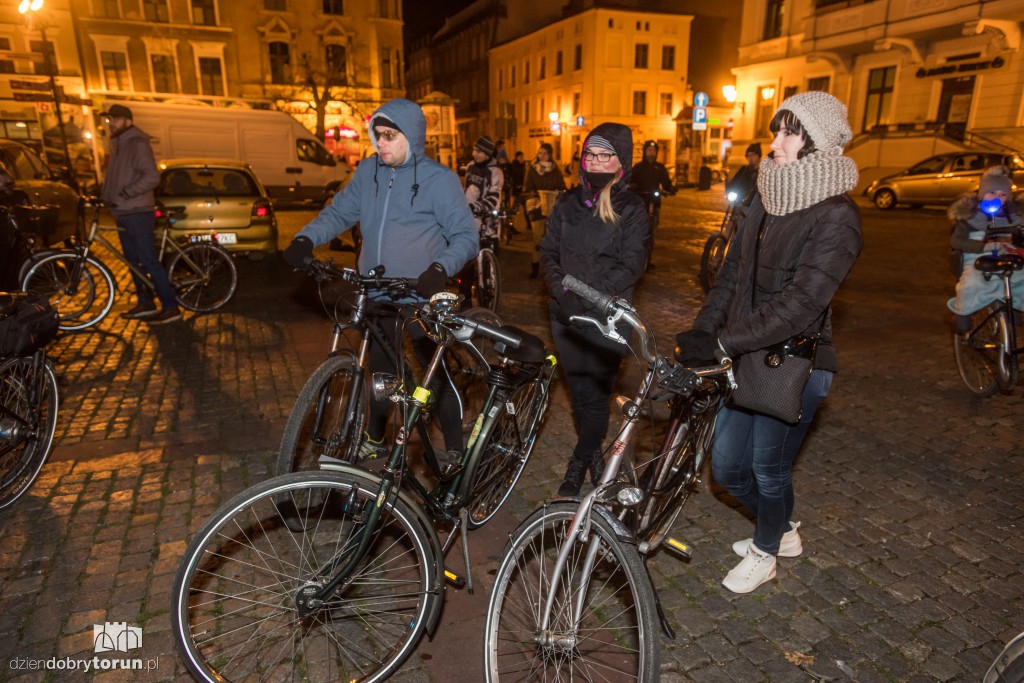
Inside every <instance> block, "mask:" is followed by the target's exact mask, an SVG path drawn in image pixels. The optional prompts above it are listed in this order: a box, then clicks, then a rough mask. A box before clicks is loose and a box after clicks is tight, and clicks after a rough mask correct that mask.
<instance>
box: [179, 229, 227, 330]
mask: <svg viewBox="0 0 1024 683" xmlns="http://www.w3.org/2000/svg"><path fill="white" fill-rule="evenodd" d="M186 256H187V257H188V258H186ZM167 276H168V277H169V278H170V279H171V286H172V287H174V294H175V297H176V298H177V299H178V303H179V304H181V305H182V306H183V307H185V308H187V309H188V310H190V311H196V312H197V313H209V312H210V311H215V310H217V309H218V308H220V307H221V306H223V305H224V304H226V303H227V302H228V301H230V300H231V297H233V296H234V295H235V289H236V288H237V287H238V271H237V270H236V269H235V263H234V261H232V260H231V256H230V255H229V254H228V253H227V252H226V251H224V250H223V249H221V248H220V247H217V246H215V245H212V244H190V245H187V246H186V247H185V248H184V249H182V251H181V253H176V254H175V255H174V258H173V259H172V260H171V265H170V267H169V268H168V271H167Z"/></svg>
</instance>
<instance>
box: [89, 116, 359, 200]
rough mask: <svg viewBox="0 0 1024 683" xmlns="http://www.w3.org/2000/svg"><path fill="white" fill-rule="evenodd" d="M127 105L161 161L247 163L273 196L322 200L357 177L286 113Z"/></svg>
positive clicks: (284, 198)
mask: <svg viewBox="0 0 1024 683" xmlns="http://www.w3.org/2000/svg"><path fill="white" fill-rule="evenodd" d="M106 104H107V105H108V106H109V105H110V104H113V102H107V103H106ZM124 104H125V105H126V106H127V107H128V108H129V109H131V110H132V118H133V122H134V124H135V125H136V126H138V127H139V128H140V129H141V130H142V131H144V132H145V133H146V134H148V135H149V136H150V140H151V141H152V143H153V153H154V155H155V156H156V160H157V161H162V160H164V159H181V158H208V159H236V160H239V161H244V162H247V163H248V164H249V165H250V166H251V167H252V168H253V170H254V171H255V172H256V176H257V177H258V178H259V180H260V182H261V183H262V184H263V186H264V187H265V188H266V189H267V193H268V194H269V195H270V197H271V198H272V199H277V200H286V201H291V200H294V201H313V202H316V203H318V204H320V203H323V201H324V200H326V199H328V198H330V197H331V196H333V195H334V193H335V192H337V191H338V189H339V188H341V187H342V186H343V185H344V184H345V183H347V182H348V179H349V176H351V175H352V169H351V168H349V166H348V165H347V164H345V163H344V162H340V161H337V160H335V159H334V157H332V156H331V154H330V152H328V151H327V148H326V147H324V145H323V143H321V142H320V141H319V140H317V139H316V137H315V136H314V135H313V134H312V133H310V132H309V131H308V130H306V128H305V127H304V126H303V125H302V124H301V123H299V122H298V121H297V120H295V119H294V118H292V117H291V116H289V115H288V114H285V113H284V112H280V111H270V110H263V109H246V108H242V107H212V106H209V105H199V104H197V105H187V104H163V103H156V102H124Z"/></svg>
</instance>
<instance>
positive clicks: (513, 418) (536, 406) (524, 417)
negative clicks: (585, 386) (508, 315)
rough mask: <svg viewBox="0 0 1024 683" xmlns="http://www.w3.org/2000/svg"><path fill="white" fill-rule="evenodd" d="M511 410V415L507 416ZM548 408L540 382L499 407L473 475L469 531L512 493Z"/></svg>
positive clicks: (521, 389) (519, 389) (525, 386)
mask: <svg viewBox="0 0 1024 683" xmlns="http://www.w3.org/2000/svg"><path fill="white" fill-rule="evenodd" d="M510 406H511V410H512V411H513V412H509V411H510ZM547 407H548V392H547V384H546V383H544V382H543V379H537V380H535V381H533V382H529V383H527V384H523V385H521V386H519V387H517V388H516V390H515V391H514V392H513V393H512V396H511V397H509V398H508V400H507V401H505V402H504V403H503V404H502V405H499V406H498V410H500V411H501V413H500V414H499V415H498V417H497V420H496V421H495V425H494V428H493V429H492V430H491V434H490V438H488V440H487V444H486V445H485V446H484V448H483V450H482V452H481V455H480V460H479V462H478V463H477V465H476V469H475V470H474V471H473V484H472V487H471V488H472V492H473V499H472V502H471V503H470V506H469V528H470V529H475V528H477V527H479V526H482V525H483V524H486V523H487V522H488V521H489V520H490V519H491V517H493V516H494V515H495V513H496V512H497V511H498V510H499V509H500V508H501V506H502V505H503V504H504V503H505V501H506V500H507V499H508V496H509V494H510V493H512V489H513V488H514V487H515V485H516V482H517V481H519V477H520V475H522V473H523V469H524V468H525V467H526V462H527V460H529V459H530V454H531V453H533V446H534V444H535V443H536V441H537V432H538V431H540V425H541V422H542V421H543V420H544V413H545V412H546V411H547Z"/></svg>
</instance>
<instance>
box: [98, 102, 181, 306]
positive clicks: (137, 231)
mask: <svg viewBox="0 0 1024 683" xmlns="http://www.w3.org/2000/svg"><path fill="white" fill-rule="evenodd" d="M102 116H103V117H104V118H105V119H106V120H107V130H108V131H109V132H110V163H109V164H108V165H107V172H106V175H105V177H104V179H103V191H102V192H101V196H102V198H103V202H104V203H105V204H106V205H107V209H108V210H109V211H110V215H111V216H113V217H114V221H115V222H116V223H117V237H118V239H120V240H121V251H123V252H124V257H125V258H126V259H128V261H129V263H133V264H135V265H136V266H138V268H139V269H140V270H141V271H142V273H143V274H144V275H145V276H148V277H149V279H150V280H152V282H153V286H154V287H155V289H156V296H157V298H158V299H160V305H161V307H162V308H161V310H160V311H159V312H158V311H157V310H156V306H155V305H154V304H153V293H152V290H151V289H150V288H149V286H148V285H147V283H146V282H144V281H143V279H142V278H141V277H140V276H138V275H136V274H135V272H134V271H132V281H133V282H134V284H135V293H136V294H137V295H138V303H137V304H136V306H135V307H134V308H132V309H130V310H128V311H126V312H124V313H122V314H121V317H122V318H129V319H133V320H145V321H146V322H148V323H149V324H150V325H160V324H163V323H169V322H172V321H175V320H180V319H181V310H180V309H179V308H178V299H177V297H176V296H175V295H174V288H173V287H172V286H171V280H170V278H168V277H167V271H166V270H164V266H163V264H162V263H160V259H159V258H158V257H157V253H156V239H155V238H154V236H153V231H154V230H155V229H156V195H155V194H154V190H156V188H157V186H158V185H159V184H160V172H159V171H157V169H156V159H155V158H154V157H153V148H152V146H150V143H149V136H148V135H146V133H144V132H143V131H141V130H139V129H138V128H137V127H136V126H135V125H134V124H133V119H132V110H131V109H129V108H128V107H126V106H124V105H123V104H115V105H112V106H111V107H110V109H108V110H107V111H105V112H103V114H102Z"/></svg>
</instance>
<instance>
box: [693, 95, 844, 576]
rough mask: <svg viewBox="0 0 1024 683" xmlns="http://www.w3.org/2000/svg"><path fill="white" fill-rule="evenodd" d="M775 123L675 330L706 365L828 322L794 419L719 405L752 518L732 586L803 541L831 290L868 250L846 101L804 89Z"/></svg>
mask: <svg viewBox="0 0 1024 683" xmlns="http://www.w3.org/2000/svg"><path fill="white" fill-rule="evenodd" d="M770 129H771V131H772V132H773V133H774V135H775V139H774V141H773V142H772V144H771V149H772V154H771V155H769V156H768V157H766V158H765V159H764V160H763V161H762V162H761V169H760V172H759V173H758V176H757V188H758V195H757V196H756V197H755V198H754V201H753V203H752V204H751V206H750V210H749V211H748V213H747V215H746V216H745V217H744V218H743V220H742V221H741V222H740V224H739V227H738V230H737V233H736V237H735V238H734V239H733V246H732V247H730V249H729V253H728V255H727V256H726V258H725V263H724V264H723V266H722V270H721V271H720V272H719V274H718V276H717V277H716V278H715V284H714V286H713V287H712V288H711V291H710V292H708V295H707V298H706V299H705V302H704V306H703V307H702V308H701V310H700V312H699V313H698V314H697V317H696V319H695V320H694V323H693V329H692V330H689V331H686V332H682V333H680V334H679V335H678V336H677V337H676V341H677V342H678V344H679V347H678V348H677V350H676V356H677V358H678V359H679V361H680V362H682V363H683V364H685V365H690V366H697V365H708V364H712V363H714V362H715V361H714V355H715V351H716V350H721V351H723V352H724V353H725V354H726V355H727V356H729V357H731V358H734V359H735V358H737V357H739V356H740V355H741V354H745V353H753V352H755V351H758V350H760V349H763V348H765V347H768V346H771V345H773V344H778V343H780V342H784V341H786V340H788V339H790V338H791V337H794V336H798V335H799V336H807V337H813V336H818V335H819V332H820V337H819V340H818V345H817V351H816V353H815V356H814V359H813V370H812V371H811V374H810V378H809V380H808V382H807V385H806V387H805V388H804V390H803V394H802V413H801V415H800V419H799V421H798V422H797V423H795V424H789V423H786V422H783V421H781V420H778V419H776V418H775V417H771V416H769V415H764V414H760V413H755V412H752V411H749V410H745V409H742V408H739V407H736V406H730V405H727V406H725V407H724V408H722V410H721V412H719V414H718V419H717V422H716V426H715V437H714V444H713V447H712V455H711V469H712V473H713V475H714V477H715V480H716V481H717V482H718V483H719V484H721V485H722V487H724V488H725V489H726V490H727V491H728V492H729V493H730V494H732V495H733V496H734V497H735V498H736V499H737V500H738V501H739V502H740V503H741V504H742V505H743V507H744V508H746V510H747V512H748V513H749V514H750V515H752V516H753V517H754V520H755V527H754V536H753V538H752V539H750V538H748V539H744V540H741V541H737V542H736V543H734V544H733V546H732V549H733V551H734V552H735V553H736V554H737V555H739V556H740V557H741V558H742V560H741V561H740V563H739V564H737V565H736V566H735V567H734V568H733V569H732V571H730V572H729V573H728V575H726V577H725V579H724V580H723V581H722V584H723V585H724V586H725V587H726V588H727V589H729V590H730V591H732V592H734V593H749V592H750V591H752V590H754V589H755V588H757V587H758V586H760V585H761V584H763V583H765V582H766V581H769V580H771V579H773V578H774V577H775V574H776V557H796V556H798V555H800V554H801V553H802V552H803V544H802V542H801V539H800V534H799V532H798V531H797V528H798V527H799V526H800V523H799V522H792V521H791V517H792V514H793V506H794V494H793V481H792V465H793V460H794V459H795V457H796V454H797V451H798V450H799V448H800V444H801V443H802V442H803V439H804V436H805V435H806V434H807V430H808V428H809V427H810V425H811V421H812V420H813V419H814V415H815V412H816V411H817V409H818V406H819V404H820V403H821V401H822V400H823V399H824V398H825V396H826V394H828V390H829V388H830V386H831V384H832V375H833V373H834V372H835V371H836V352H835V349H834V347H833V346H832V323H831V320H832V316H831V302H832V297H833V296H834V295H835V293H836V290H837V289H838V288H839V285H840V284H842V282H843V280H844V279H845V278H846V276H847V274H848V273H849V272H850V269H851V268H852V267H853V264H854V262H855V261H856V260H857V257H858V256H859V255H860V251H861V228H860V211H859V210H858V209H857V205H856V204H855V203H854V201H853V200H852V199H851V198H850V197H849V196H848V195H847V192H849V191H850V190H852V189H853V187H854V186H855V185H856V184H857V165H856V163H854V161H853V159H851V158H849V157H846V156H843V147H844V146H845V145H846V144H847V143H848V142H849V141H850V138H851V137H852V135H851V132H850V125H849V123H848V119H847V113H846V107H845V106H844V105H843V103H842V102H840V101H839V100H837V99H836V98H835V97H833V96H832V95H829V94H827V93H823V92H817V91H810V92H804V93H799V94H797V95H794V96H792V97H789V98H787V99H786V100H784V101H783V103H782V106H781V107H780V109H779V110H778V111H777V112H776V113H775V116H774V118H773V119H772V121H771V124H770ZM755 282H756V286H755ZM754 290H756V291H754ZM752 299H753V301H752ZM744 360H745V359H741V360H740V362H743V361H744Z"/></svg>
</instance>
